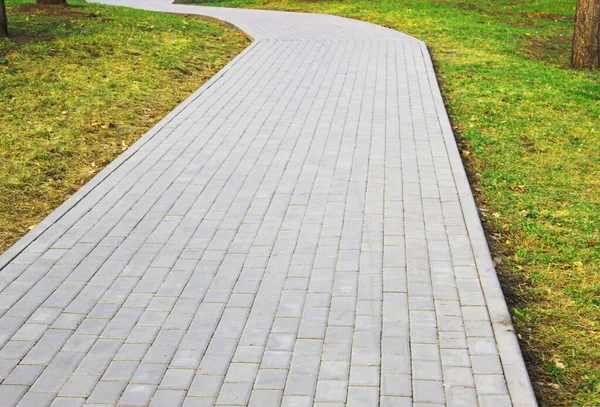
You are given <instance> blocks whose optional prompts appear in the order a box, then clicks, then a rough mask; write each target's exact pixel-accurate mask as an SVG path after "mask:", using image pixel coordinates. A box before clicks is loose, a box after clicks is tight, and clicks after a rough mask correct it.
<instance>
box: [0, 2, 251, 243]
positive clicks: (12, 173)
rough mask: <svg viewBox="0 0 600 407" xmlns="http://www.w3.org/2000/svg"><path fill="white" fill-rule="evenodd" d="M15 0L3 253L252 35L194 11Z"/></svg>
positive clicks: (0, 212) (1, 195)
mask: <svg viewBox="0 0 600 407" xmlns="http://www.w3.org/2000/svg"><path fill="white" fill-rule="evenodd" d="M69 3H70V6H69V7H66V8H64V7H52V6H50V7H48V6H47V7H38V6H35V5H34V4H30V3H28V2H24V1H21V0H8V2H7V6H8V18H9V25H10V27H9V29H10V31H11V34H12V36H11V37H10V38H9V39H8V40H2V39H0V253H1V252H3V251H4V250H6V249H7V248H8V247H9V246H10V245H12V244H13V243H14V242H15V241H16V240H17V239H19V238H20V237H21V236H22V235H24V234H25V233H26V232H27V231H28V229H30V228H31V227H32V226H33V225H35V224H37V223H38V222H39V221H41V220H42V219H43V218H44V217H45V216H46V215H48V213H49V212H51V211H52V210H53V209H54V208H56V207H57V206H58V205H60V204H61V203H62V202H63V201H64V200H65V199H67V198H68V197H69V196H70V195H71V194H73V193H74V192H75V191H77V189H79V188H80V187H81V186H82V185H83V184H84V183H85V182H86V181H88V180H89V179H90V178H91V177H92V176H93V175H94V174H96V173H97V172H98V171H100V170H101V169H102V168H103V167H104V166H105V165H106V164H108V163H109V162H110V161H112V160H113V159H114V158H116V157H117V156H118V155H119V154H121V153H122V152H123V151H124V150H125V149H126V148H127V147H128V146H129V145H131V144H132V143H133V142H134V141H135V140H136V139H138V138H139V137H140V136H142V135H143V134H144V133H145V132H146V131H147V130H149V129H150V128H151V127H152V125H154V124H155V123H156V122H158V121H159V120H160V119H161V118H162V117H164V116H165V115H166V114H167V113H168V112H169V111H170V110H172V109H173V108H175V107H176V106H177V105H178V104H179V103H180V102H181V101H183V100H184V99H185V98H186V97H187V96H189V95H190V94H191V93H192V92H194V91H195V90H196V89H198V88H199V87H200V86H201V85H202V84H203V83H204V82H205V81H206V80H208V79H209V78H210V77H211V76H213V75H214V74H215V73H216V72H217V71H218V70H219V69H221V68H222V67H223V66H224V65H225V64H226V63H227V62H228V61H229V60H231V58H233V57H234V56H235V55H237V54H238V53H239V52H240V51H241V50H243V49H244V48H245V47H246V46H247V45H248V44H249V40H248V38H247V37H246V36H245V35H244V34H243V33H241V32H240V31H238V30H236V29H233V28H231V27H229V26H226V25H224V24H221V23H218V22H215V21H208V20H206V19H201V18H197V17H187V16H177V15H163V14H157V13H151V12H145V11H138V10H131V9H125V8H117V7H107V6H101V5H95V4H86V3H85V2H82V1H70V2H69Z"/></svg>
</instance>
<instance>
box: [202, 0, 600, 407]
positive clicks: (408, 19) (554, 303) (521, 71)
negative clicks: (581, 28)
mask: <svg viewBox="0 0 600 407" xmlns="http://www.w3.org/2000/svg"><path fill="white" fill-rule="evenodd" d="M575 3H576V2H575V1H571V0H568V1H567V0H524V1H518V2H516V1H514V0H451V1H448V0H375V1H373V0H352V1H349V0H345V1H338V0H332V1H319V0H230V1H220V2H218V3H217V4H219V5H222V6H235V7H256V8H269V9H277V10H293V11H304V12H316V13H327V14H336V15H340V16H344V17H350V18H355V19H359V20H364V21H370V22H373V23H376V24H380V25H384V26H387V27H390V28H393V29H396V30H399V31H402V32H405V33H408V34H410V35H413V36H415V37H417V38H420V39H422V40H424V41H425V42H426V43H427V45H428V47H429V49H430V51H431V52H432V55H433V59H434V61H435V65H436V69H437V73H438V78H439V81H440V84H441V88H442V92H443V95H444V98H445V102H446V105H447V108H448V110H449V113H450V116H451V119H452V122H453V126H454V130H455V133H456V136H457V139H458V141H459V145H460V148H461V153H462V155H463V159H464V162H465V165H466V167H467V170H468V172H469V175H470V181H471V185H472V188H473V191H474V194H475V197H476V200H477V202H478V206H479V208H480V211H481V218H482V220H483V223H484V227H485V229H486V231H487V234H488V241H489V243H490V246H491V248H492V253H493V256H494V261H495V263H496V266H497V270H498V273H499V276H500V279H501V283H502V286H503V290H504V293H505V295H506V297H507V301H508V304H509V308H510V311H511V314H512V316H513V319H514V322H515V326H516V329H517V333H518V336H519V340H520V342H521V348H522V350H523V353H524V356H525V358H526V362H527V364H528V368H529V372H530V375H531V379H532V382H533V385H534V388H535V390H536V394H537V396H538V399H539V401H540V404H541V405H548V406H556V405H600V347H599V346H598V344H599V343H600V273H599V272H600V74H599V73H598V72H586V71H575V70H571V69H569V58H570V46H571V36H572V32H573V17H574V15H575ZM213 4H214V3H213Z"/></svg>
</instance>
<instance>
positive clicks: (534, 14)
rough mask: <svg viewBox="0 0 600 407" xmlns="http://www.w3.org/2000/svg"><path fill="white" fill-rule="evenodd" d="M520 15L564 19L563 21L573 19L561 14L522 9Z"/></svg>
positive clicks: (545, 18) (555, 19) (544, 18)
mask: <svg viewBox="0 0 600 407" xmlns="http://www.w3.org/2000/svg"><path fill="white" fill-rule="evenodd" d="M521 15H522V16H523V17H525V18H537V19H538V20H549V21H565V22H571V21H573V17H571V16H565V15H562V14H553V13H542V12H527V11H523V12H522V13H521Z"/></svg>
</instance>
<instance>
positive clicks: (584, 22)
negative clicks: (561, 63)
mask: <svg viewBox="0 0 600 407" xmlns="http://www.w3.org/2000/svg"><path fill="white" fill-rule="evenodd" d="M571 66H572V67H573V68H577V69H598V68H600V0H577V15H576V16H575V34H574V35H573V54H572V56H571Z"/></svg>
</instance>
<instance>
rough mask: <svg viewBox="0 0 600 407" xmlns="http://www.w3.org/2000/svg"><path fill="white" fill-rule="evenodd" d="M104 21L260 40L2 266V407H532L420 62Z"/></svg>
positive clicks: (357, 34) (362, 29)
mask: <svg viewBox="0 0 600 407" xmlns="http://www.w3.org/2000/svg"><path fill="white" fill-rule="evenodd" d="M114 1H115V2H116V1H117V0H114ZM119 4H127V5H132V6H137V7H142V8H147V9H155V10H166V11H176V12H184V13H190V14H191V13H197V14H205V15H209V16H213V17H217V18H220V19H223V20H226V21H229V22H231V23H233V24H235V25H237V26H239V27H240V28H242V29H243V30H244V31H246V32H247V33H248V34H249V35H251V36H252V37H253V38H254V40H255V41H254V42H253V44H252V45H251V46H250V47H249V48H248V49H247V50H246V51H244V52H243V53H242V54H240V55H239V56H238V57H237V58H236V59H235V60H234V61H232V62H231V63H230V64H229V65H228V66H227V67H226V68H225V69H223V70H222V71H221V72H220V73H219V74H217V75H216V76H215V77H214V78H213V79H211V80H210V81H209V82H208V83H207V84H206V85H205V86H203V87H202V88H201V89H200V90H199V91H198V92H196V93H195V94H194V95H193V96H192V97H190V98H189V99H188V100H187V101H185V102H184V103H183V104H182V105H181V106H180V107H178V108H177V109H176V110H175V111H174V112H172V113H171V114H170V115H169V116H168V117H166V118H165V119H164V120H163V121H162V122H161V123H160V124H158V125H157V126H156V127H155V128H154V129H152V130H151V131H150V132H149V133H148V134H146V135H145V136H144V137H143V138H142V139H141V140H140V141H139V142H138V143H136V144H135V145H134V146H132V147H131V148H130V149H129V150H128V151H127V152H126V153H125V154H123V156H121V157H120V158H119V159H117V160H116V161H115V162H113V163H112V164H111V165H110V166H109V167H108V168H106V169H105V170H104V171H102V172H101V173H100V174H99V175H98V176H97V177H96V178H94V179H93V180H92V181H91V182H90V183H89V184H87V185H86V186H85V187H84V188H83V189H82V190H81V191H79V192H78V193H77V194H76V195H74V196H73V197H72V198H71V199H70V200H69V201H67V202H66V203H65V204H64V205H63V206H61V207H60V208H59V209H58V210H57V211H55V212H54V213H53V214H51V215H50V216H49V217H48V218H47V219H46V220H45V221H44V222H42V223H41V224H40V225H39V226H38V227H36V228H35V229H34V230H33V231H32V232H31V233H30V234H29V235H27V236H26V237H24V238H23V239H22V240H21V241H19V242H18V243H17V244H16V245H15V246H14V247H12V248H11V249H10V250H9V251H8V252H6V253H5V254H4V255H3V256H2V257H0V268H1V271H0V316H1V317H0V347H1V350H0V380H2V384H0V406H14V405H17V404H18V405H19V406H26V407H29V406H33V407H38V406H40V407H43V406H48V405H49V404H50V403H52V406H81V405H86V406H91V405H107V404H108V405H117V404H118V405H123V406H139V405H148V404H150V405H151V406H179V405H181V404H182V403H183V405H184V406H186V407H191V406H212V405H219V406H225V405H247V404H248V403H249V405H251V406H255V407H256V406H258V407H269V406H279V405H282V406H290V407H291V406H310V405H318V406H329V407H333V406H336V405H344V403H345V404H346V405H347V406H360V407H369V406H376V405H378V404H379V405H381V406H394V407H396V406H397V407H401V406H409V405H414V406H425V405H427V406H434V405H450V406H477V405H480V406H494V407H500V406H508V405H515V406H534V405H535V399H534V398H533V396H532V392H531V386H530V383H529V379H528V377H527V373H526V371H525V369H524V365H523V361H522V358H521V354H520V352H519V348H518V345H517V342H516V339H515V335H514V333H513V331H512V326H511V324H510V320H509V317H508V313H507V310H506V305H505V302H504V299H503V297H502V293H501V291H500V288H499V285H498V281H497V278H496V275H495V272H494V268H493V266H492V263H491V261H490V256H489V252H488V249H487V246H486V243H485V239H484V235H483V232H482V229H481V225H480V223H479V220H478V217H477V212H476V208H475V205H474V202H473V199H472V195H471V192H470V189H469V185H468V183H467V179H466V177H465V173H464V169H463V167H462V163H461V160H460V157H459V154H458V151H457V148H456V144H455V141H454V138H453V134H452V131H451V128H450V124H449V122H448V118H447V116H446V112H445V110H444V105H443V103H442V99H441V97H440V93H439V90H438V85H437V82H436V79H435V76H434V72H433V69H432V65H431V61H430V58H429V54H428V52H427V49H426V48H425V46H424V44H423V43H422V42H420V41H417V40H415V39H413V38H411V37H408V36H406V35H403V34H401V33H398V32H395V31H392V30H388V29H385V28H382V27H379V26H375V25H370V24H366V23H361V22H357V21H352V20H347V19H342V18H338V17H332V16H323V15H310V14H294V13H278V12H268V11H245V10H228V9H213V8H205V7H194V6H174V5H169V4H168V3H166V2H164V1H156V0H154V1H152V0H149V1H146V0H144V1H141V0H139V1H138V2H136V0H123V1H121V2H119Z"/></svg>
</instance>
